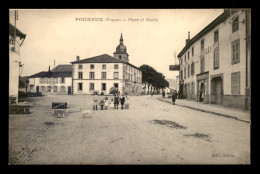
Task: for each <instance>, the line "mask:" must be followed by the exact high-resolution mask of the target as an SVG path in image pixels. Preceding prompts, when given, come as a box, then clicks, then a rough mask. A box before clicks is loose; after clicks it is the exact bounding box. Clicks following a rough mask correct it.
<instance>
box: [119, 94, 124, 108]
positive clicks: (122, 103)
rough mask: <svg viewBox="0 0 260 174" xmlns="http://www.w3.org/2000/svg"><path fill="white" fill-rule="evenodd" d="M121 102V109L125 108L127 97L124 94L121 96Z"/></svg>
mask: <svg viewBox="0 0 260 174" xmlns="http://www.w3.org/2000/svg"><path fill="white" fill-rule="evenodd" d="M120 103H121V109H124V104H125V97H124V95H122V96H121V97H120Z"/></svg>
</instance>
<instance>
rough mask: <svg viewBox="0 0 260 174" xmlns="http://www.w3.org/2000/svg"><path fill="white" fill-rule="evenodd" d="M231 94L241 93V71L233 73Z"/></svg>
mask: <svg viewBox="0 0 260 174" xmlns="http://www.w3.org/2000/svg"><path fill="white" fill-rule="evenodd" d="M231 94H232V95H239V94H240V72H234V73H231Z"/></svg>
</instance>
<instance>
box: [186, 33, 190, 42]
mask: <svg viewBox="0 0 260 174" xmlns="http://www.w3.org/2000/svg"><path fill="white" fill-rule="evenodd" d="M189 41H190V32H188V39H186V45H187V43H189Z"/></svg>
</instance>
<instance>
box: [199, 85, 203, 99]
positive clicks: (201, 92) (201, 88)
mask: <svg viewBox="0 0 260 174" xmlns="http://www.w3.org/2000/svg"><path fill="white" fill-rule="evenodd" d="M203 99H204V83H201V84H200V93H199V101H200V102H202V101H203Z"/></svg>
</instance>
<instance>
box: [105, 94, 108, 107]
mask: <svg viewBox="0 0 260 174" xmlns="http://www.w3.org/2000/svg"><path fill="white" fill-rule="evenodd" d="M107 109H108V98H107V97H105V110H107Z"/></svg>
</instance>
